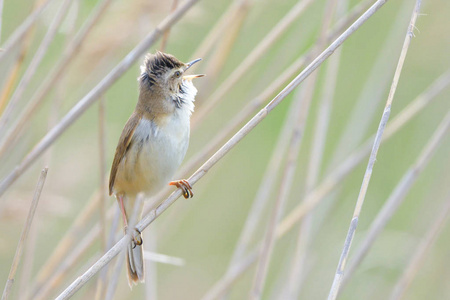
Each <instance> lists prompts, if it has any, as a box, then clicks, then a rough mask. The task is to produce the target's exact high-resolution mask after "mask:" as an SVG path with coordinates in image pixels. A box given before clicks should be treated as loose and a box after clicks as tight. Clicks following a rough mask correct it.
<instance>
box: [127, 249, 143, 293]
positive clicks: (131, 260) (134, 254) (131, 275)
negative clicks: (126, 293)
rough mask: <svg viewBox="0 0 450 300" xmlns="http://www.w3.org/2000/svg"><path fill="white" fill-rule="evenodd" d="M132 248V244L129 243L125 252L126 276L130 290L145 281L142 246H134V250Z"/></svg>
mask: <svg viewBox="0 0 450 300" xmlns="http://www.w3.org/2000/svg"><path fill="white" fill-rule="evenodd" d="M133 246H134V243H133V242H131V243H130V244H129V245H128V251H127V274H128V285H129V286H130V288H132V287H133V285H136V284H138V283H139V282H144V280H145V271H144V247H143V244H141V245H136V246H135V247H134V249H133Z"/></svg>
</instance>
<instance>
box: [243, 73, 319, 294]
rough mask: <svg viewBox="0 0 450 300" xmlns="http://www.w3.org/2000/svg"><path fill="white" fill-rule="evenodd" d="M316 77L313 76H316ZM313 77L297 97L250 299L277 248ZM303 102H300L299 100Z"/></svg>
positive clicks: (261, 284)
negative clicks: (292, 124) (276, 233)
mask: <svg viewBox="0 0 450 300" xmlns="http://www.w3.org/2000/svg"><path fill="white" fill-rule="evenodd" d="M315 74H317V73H314V75H315ZM314 75H311V76H310V77H309V78H308V80H307V81H305V86H304V87H303V89H301V90H300V91H299V92H298V93H297V95H296V98H298V99H296V101H298V102H300V107H299V108H300V109H299V110H298V111H297V114H298V116H297V117H296V120H295V124H294V126H293V128H292V132H291V136H290V138H289V147H288V151H287V155H286V161H285V163H284V166H283V172H282V174H283V176H282V179H281V184H280V187H279V190H278V193H277V196H276V200H275V203H274V205H273V208H272V211H271V213H270V216H269V224H268V227H267V229H266V233H265V235H264V239H263V243H262V248H261V255H259V257H258V262H257V266H256V272H255V276H254V281H253V286H252V288H251V291H250V296H249V298H250V299H255V300H257V299H261V297H262V294H263V291H264V285H265V281H266V277H267V272H268V269H269V263H270V259H271V256H272V252H273V248H274V246H275V243H274V242H275V229H276V226H277V224H278V222H279V220H280V218H281V215H282V212H283V209H284V206H285V203H286V201H287V198H288V196H289V192H290V190H291V187H292V183H293V180H294V175H295V170H296V168H297V159H298V154H299V152H300V146H301V142H302V140H303V132H304V131H305V124H306V119H307V117H308V113H309V106H310V103H311V101H312V98H313V94H314V84H315V79H314V77H315V76H314ZM300 99H301V100H300Z"/></svg>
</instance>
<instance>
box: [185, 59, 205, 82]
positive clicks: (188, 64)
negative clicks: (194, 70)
mask: <svg viewBox="0 0 450 300" xmlns="http://www.w3.org/2000/svg"><path fill="white" fill-rule="evenodd" d="M201 60H202V59H201V58H197V59H194V60H193V61H191V62H188V63H187V64H186V65H187V66H186V69H184V71H186V70H187V69H189V68H190V67H192V65H193V64H195V63H198V62H199V61H201ZM203 76H205V74H198V75H186V76H183V79H184V80H192V79H194V78H198V77H203Z"/></svg>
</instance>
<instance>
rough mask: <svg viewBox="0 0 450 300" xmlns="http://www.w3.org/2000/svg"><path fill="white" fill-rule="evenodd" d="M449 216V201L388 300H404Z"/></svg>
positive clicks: (423, 239)
mask: <svg viewBox="0 0 450 300" xmlns="http://www.w3.org/2000/svg"><path fill="white" fill-rule="evenodd" d="M449 215H450V200H448V199H447V201H446V202H445V203H444V206H443V208H442V209H441V210H440V214H439V215H438V216H437V217H436V219H435V221H434V223H433V224H432V225H431V226H430V228H429V230H428V231H427V233H426V234H425V236H424V237H423V238H422V241H421V243H420V244H419V246H418V247H417V248H416V250H415V252H414V254H413V256H412V257H411V259H410V260H409V262H408V265H407V266H406V268H405V270H404V272H403V274H402V275H401V277H400V278H399V280H398V281H397V283H396V284H395V287H394V289H393V291H392V293H391V295H390V298H389V299H390V300H399V299H402V298H404V295H405V293H406V291H407V289H408V288H409V286H410V285H411V283H412V281H413V279H414V277H415V276H416V275H417V273H419V272H420V269H421V267H422V265H423V264H424V262H425V259H426V258H427V255H428V253H429V251H430V250H431V247H432V246H433V245H434V243H435V242H436V240H437V238H438V237H439V235H440V233H441V231H442V229H443V228H444V226H445V224H446V222H447V221H448V217H449Z"/></svg>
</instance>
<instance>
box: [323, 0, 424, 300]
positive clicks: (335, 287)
mask: <svg viewBox="0 0 450 300" xmlns="http://www.w3.org/2000/svg"><path fill="white" fill-rule="evenodd" d="M420 3H421V0H417V1H416V5H415V7H414V11H413V14H412V16H411V21H410V23H409V26H408V30H407V33H406V37H405V41H404V43H403V48H402V51H401V54H400V58H399V61H398V64H397V68H396V70H395V74H394V79H393V81H392V85H391V90H390V91H389V95H388V99H387V101H386V106H385V108H384V112H383V115H382V117H381V121H380V124H379V126H378V130H377V134H376V136H375V141H374V143H373V147H372V152H371V154H370V158H369V162H368V164H367V168H366V172H365V174H364V179H363V183H362V185H361V190H360V192H359V196H358V199H357V202H356V206H355V211H354V213H353V217H352V221H351V223H350V227H349V229H348V233H347V237H346V239H345V243H344V248H343V250H342V253H341V257H340V259H339V264H338V267H337V270H336V274H335V277H334V280H333V284H332V286H331V289H330V293H329V295H328V300H334V299H336V298H337V295H338V293H339V288H340V285H341V282H342V277H343V275H344V269H345V264H346V262H347V258H348V253H349V251H350V247H351V244H352V241H353V237H354V235H355V231H356V227H357V225H358V219H359V214H360V213H361V209H362V206H363V204H364V199H365V196H366V193H367V189H368V187H369V183H370V178H371V176H372V170H373V165H374V164H375V160H376V157H377V152H378V148H379V147H380V143H381V137H382V136H383V132H384V128H385V127H386V123H387V121H388V120H389V115H390V113H391V106H392V102H393V100H394V95H395V91H396V89H397V84H398V81H399V79H400V74H401V71H402V67H403V63H404V62H405V58H406V54H407V52H408V48H409V45H410V43H411V39H412V37H413V30H414V25H415V23H416V20H417V16H418V14H419V9H420Z"/></svg>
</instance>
